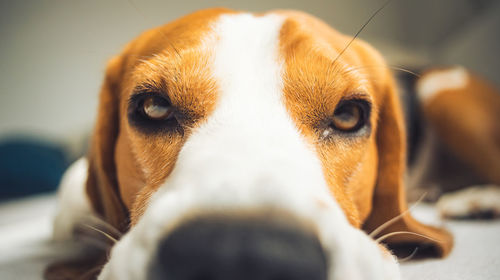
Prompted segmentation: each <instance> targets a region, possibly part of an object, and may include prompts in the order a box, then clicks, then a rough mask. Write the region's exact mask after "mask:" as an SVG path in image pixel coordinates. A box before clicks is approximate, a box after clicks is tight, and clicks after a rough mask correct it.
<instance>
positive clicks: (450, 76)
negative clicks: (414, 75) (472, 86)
mask: <svg viewBox="0 0 500 280" xmlns="http://www.w3.org/2000/svg"><path fill="white" fill-rule="evenodd" d="M468 81H469V76H468V74H467V71H466V70H465V69H464V68H463V67H454V68H450V69H447V70H443V71H436V72H433V73H430V74H428V75H426V76H424V77H423V78H422V79H420V80H419V81H418V84H417V93H418V97H419V99H420V100H421V102H429V101H430V100H431V99H432V98H434V97H435V96H436V95H437V94H438V93H440V92H443V91H445V90H453V89H460V88H464V87H465V86H466V85H467V83H468Z"/></svg>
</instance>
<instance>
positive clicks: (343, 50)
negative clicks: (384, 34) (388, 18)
mask: <svg viewBox="0 0 500 280" xmlns="http://www.w3.org/2000/svg"><path fill="white" fill-rule="evenodd" d="M391 2H392V0H387V1H385V3H384V4H382V6H381V7H380V8H378V9H377V10H376V11H375V12H374V13H373V14H372V15H371V16H370V17H369V18H368V20H366V21H365V23H364V24H363V25H362V26H361V28H360V29H359V30H358V32H356V34H355V35H354V36H353V37H352V39H351V40H350V41H349V42H348V43H347V45H346V46H345V47H344V48H343V49H342V51H340V53H339V54H338V55H337V57H336V58H335V59H334V60H333V62H332V64H331V65H335V63H336V62H337V60H338V59H339V58H340V57H341V56H342V55H343V54H344V53H345V52H346V51H347V49H348V48H349V47H350V46H351V44H352V43H353V42H354V40H356V38H358V36H359V34H360V33H361V32H362V31H363V30H364V29H365V27H366V26H367V25H368V24H369V23H370V22H371V21H372V20H373V18H375V16H377V15H378V14H379V13H380V12H381V11H382V10H383V9H385V7H387V6H388V5H389V4H390V3H391Z"/></svg>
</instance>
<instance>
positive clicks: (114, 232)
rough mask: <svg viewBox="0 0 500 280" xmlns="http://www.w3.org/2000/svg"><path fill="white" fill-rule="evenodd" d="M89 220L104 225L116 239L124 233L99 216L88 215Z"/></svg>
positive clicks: (97, 224)
mask: <svg viewBox="0 0 500 280" xmlns="http://www.w3.org/2000/svg"><path fill="white" fill-rule="evenodd" d="M87 220H88V222H89V223H90V224H94V225H96V226H101V227H104V228H105V230H106V231H107V233H108V234H110V235H112V236H114V238H116V239H118V238H120V237H121V236H122V235H123V233H122V232H121V231H119V230H118V229H117V228H116V227H114V226H113V225H111V224H110V223H108V222H106V221H105V220H103V219H101V218H99V217H96V216H89V217H87Z"/></svg>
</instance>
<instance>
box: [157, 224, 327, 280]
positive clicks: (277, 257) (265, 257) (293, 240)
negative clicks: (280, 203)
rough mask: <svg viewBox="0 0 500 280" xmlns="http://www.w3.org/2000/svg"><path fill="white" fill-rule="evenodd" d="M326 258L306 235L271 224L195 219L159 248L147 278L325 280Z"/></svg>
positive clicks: (310, 235)
mask: <svg viewBox="0 0 500 280" xmlns="http://www.w3.org/2000/svg"><path fill="white" fill-rule="evenodd" d="M326 271H327V265H326V257H325V253H324V251H323V248H322V247H321V244H320V242H319V240H318V238H317V237H316V236H315V235H314V234H313V233H311V232H310V231H308V230H305V229H303V228H301V227H298V226H296V225H293V224H291V223H288V222H283V221H278V220H276V219H269V218H268V219H264V218H262V217H261V218H251V219H234V218H231V219H228V218H214V217H210V218H195V219H192V220H190V221H189V222H187V223H184V224H182V225H181V226H179V227H178V228H176V229H175V230H174V231H173V232H171V233H170V234H169V235H168V236H167V237H166V238H165V239H164V240H162V241H161V242H160V244H159V247H158V251H157V256H156V258H155V259H154V261H153V262H152V266H151V269H150V276H151V277H150V279H168V280H236V279H238V280H325V279H326V273H327V272H326Z"/></svg>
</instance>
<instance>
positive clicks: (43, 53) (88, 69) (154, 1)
mask: <svg viewBox="0 0 500 280" xmlns="http://www.w3.org/2000/svg"><path fill="white" fill-rule="evenodd" d="M131 1H132V0H107V1H102V0H101V1H100V0H72V1H68V0H23V1H9V0H2V1H0V38H1V39H0V199H5V198H9V197H17V196H21V195H25V194H29V193H35V192H44V191H50V190H52V189H54V188H55V187H56V185H57V182H58V181H59V179H60V176H61V174H62V172H63V170H64V169H65V167H66V166H67V165H68V164H69V163H70V162H71V161H73V160H74V159H75V158H76V157H78V156H80V155H82V154H83V153H84V152H85V149H86V139H87V137H88V134H89V132H90V130H91V129H92V126H93V122H94V118H95V112H96V106H97V94H98V89H99V87H100V84H101V81H102V78H103V72H104V68H105V65H106V61H107V60H108V59H109V58H110V57H112V56H113V55H114V54H117V53H118V52H119V51H120V50H121V48H122V47H123V45H124V44H125V43H127V42H128V41H130V40H131V39H133V38H134V37H136V36H137V35H138V34H140V33H141V32H142V31H144V30H146V29H149V28H151V27H154V26H156V25H160V24H163V23H166V22H168V21H171V20H173V19H175V18H177V17H180V16H182V15H184V14H187V13H189V12H192V11H195V10H198V9H202V8H206V7H213V6H226V7H229V8H234V9H242V10H249V11H265V10H269V9H277V8H280V9H283V8H285V9H299V10H303V11H306V12H309V13H311V14H313V15H316V16H317V17H319V18H321V19H323V20H324V21H326V22H327V23H329V24H330V25H332V26H333V27H335V28H336V29H338V30H340V31H341V32H343V33H346V34H351V35H353V34H355V33H356V31H357V30H358V29H359V28H360V27H361V25H362V24H363V23H364V22H365V21H366V20H367V19H368V18H369V17H370V15H371V14H372V13H373V12H374V11H375V10H376V9H378V8H379V7H380V6H381V5H382V4H383V3H384V1H383V0H307V1H304V0H279V1H269V0H267V1H262V0H254V1H244V0H232V1H222V0H219V1H206V0H197V1H195V0H183V1H165V0H164V1H161V0H147V1H144V0H142V1H139V0H133V2H131ZM499 29H500V1H495V0H418V1H417V0H395V1H393V2H392V3H391V4H390V5H389V6H388V7H387V8H386V9H384V10H383V11H382V12H381V13H380V14H379V15H378V16H377V17H376V18H375V19H374V20H373V21H372V22H371V23H370V24H369V25H368V26H367V27H366V29H365V30H364V31H363V32H362V33H361V35H360V37H361V38H363V39H365V40H366V41H368V42H370V43H371V44H372V45H374V46H375V47H376V48H377V49H379V50H380V51H381V52H382V53H383V54H384V55H385V57H386V58H387V59H388V61H389V63H390V64H391V65H394V66H398V67H403V68H409V69H422V68H425V67H427V66H430V65H450V64H462V65H465V66H466V67H468V68H470V69H472V70H474V71H476V72H478V73H480V74H482V75H483V76H484V77H486V78H488V79H489V80H491V81H492V82H493V83H494V84H496V85H500V75H499V73H500V55H499V50H500V36H499V34H500V31H499Z"/></svg>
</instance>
